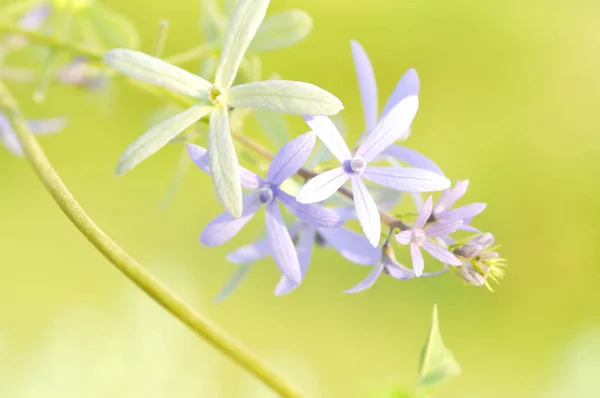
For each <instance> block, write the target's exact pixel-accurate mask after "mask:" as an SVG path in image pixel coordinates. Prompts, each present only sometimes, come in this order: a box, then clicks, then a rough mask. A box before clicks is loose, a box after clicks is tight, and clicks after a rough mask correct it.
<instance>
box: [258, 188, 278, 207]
mask: <svg viewBox="0 0 600 398" xmlns="http://www.w3.org/2000/svg"><path fill="white" fill-rule="evenodd" d="M274 196H275V195H274V194H273V190H272V189H271V188H269V187H262V188H260V189H259V190H258V200H259V201H260V203H263V204H265V205H266V204H269V203H271V201H272V200H273V197H274Z"/></svg>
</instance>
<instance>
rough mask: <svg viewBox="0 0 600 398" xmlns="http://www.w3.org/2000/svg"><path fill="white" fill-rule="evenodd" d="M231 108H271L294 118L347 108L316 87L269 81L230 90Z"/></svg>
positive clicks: (336, 111)
mask: <svg viewBox="0 0 600 398" xmlns="http://www.w3.org/2000/svg"><path fill="white" fill-rule="evenodd" d="M228 94H229V98H228V105H230V106H233V107H235V108H259V109H270V110H273V111H277V112H283V113H289V114H292V115H311V116H316V115H335V114H336V113H338V112H339V111H341V110H342V109H343V108H344V106H343V105H342V102H341V101H340V100H339V99H338V98H337V97H335V96H334V95H333V94H330V93H328V92H327V91H325V90H323V89H322V88H319V87H317V86H315V85H313V84H309V83H303V82H295V81H289V80H266V81H262V82H254V83H247V84H242V85H239V86H235V87H232V88H231V89H230V90H228Z"/></svg>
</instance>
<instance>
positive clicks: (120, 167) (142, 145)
mask: <svg viewBox="0 0 600 398" xmlns="http://www.w3.org/2000/svg"><path fill="white" fill-rule="evenodd" d="M211 109H212V108H211V107H208V106H205V105H194V106H192V107H191V108H189V109H187V110H185V111H183V112H181V113H179V114H177V115H175V116H173V117H172V118H170V119H167V120H165V121H164V122H162V123H159V124H157V125H156V126H154V127H152V128H151V129H150V130H148V131H146V132H145V133H144V134H142V135H141V136H140V137H139V138H138V139H137V140H135V141H134V142H133V143H132V144H131V145H129V146H128V147H127V149H125V152H123V154H122V155H121V157H120V158H119V161H118V163H117V168H116V173H117V176H121V175H123V174H125V173H127V172H128V171H129V170H131V169H133V168H134V167H135V166H137V165H138V164H140V163H141V162H142V161H144V160H146V159H147V158H148V157H150V156H151V155H153V154H154V153H155V152H157V151H158V150H159V149H160V148H162V147H163V146H165V145H167V144H168V143H169V141H171V140H172V139H173V138H174V137H175V136H177V135H178V134H179V133H181V132H182V131H183V130H185V129H187V128H188V127H190V126H191V125H192V124H194V123H196V122H197V121H198V120H200V119H201V118H203V117H204V116H206V115H207V114H208V113H209V112H210V111H211Z"/></svg>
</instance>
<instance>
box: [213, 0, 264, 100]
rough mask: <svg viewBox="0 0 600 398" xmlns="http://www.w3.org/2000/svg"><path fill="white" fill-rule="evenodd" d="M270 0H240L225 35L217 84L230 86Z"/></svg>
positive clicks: (216, 79)
mask: <svg viewBox="0 0 600 398" xmlns="http://www.w3.org/2000/svg"><path fill="white" fill-rule="evenodd" d="M268 6H269V0H240V2H239V3H238V5H237V7H236V8H235V12H234V13H233V17H232V18H231V22H230V23H229V28H228V30H227V35H226V36H225V41H224V43H223V50H222V51H221V58H220V59H219V66H218V67H217V74H216V77H215V84H216V85H217V86H218V87H220V88H229V87H230V86H231V84H232V83H233V80H234V79H235V75H236V74H237V71H238V68H239V67H240V63H241V62H242V58H244V54H245V53H246V50H247V49H248V46H249V45H250V42H251V41H252V39H253V38H254V35H255V34H256V31H257V30H258V27H259V26H260V24H261V22H262V20H263V19H264V17H265V14H266V12H267V7H268Z"/></svg>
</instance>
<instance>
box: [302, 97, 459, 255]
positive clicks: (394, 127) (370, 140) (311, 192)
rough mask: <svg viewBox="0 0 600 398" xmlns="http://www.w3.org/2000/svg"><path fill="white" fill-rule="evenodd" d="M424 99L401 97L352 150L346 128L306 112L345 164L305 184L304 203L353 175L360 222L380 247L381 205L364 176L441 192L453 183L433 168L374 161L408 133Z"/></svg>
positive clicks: (326, 193) (397, 185)
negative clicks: (381, 164) (343, 131)
mask: <svg viewBox="0 0 600 398" xmlns="http://www.w3.org/2000/svg"><path fill="white" fill-rule="evenodd" d="M418 103H419V100H418V98H417V97H416V96H414V95H411V96H408V97H406V98H405V99H403V100H402V101H400V103H398V104H397V105H396V106H395V107H393V108H392V109H391V110H390V111H389V112H388V113H387V114H386V115H385V117H383V118H382V119H381V120H380V121H379V123H378V124H377V126H376V127H375V129H374V130H373V132H372V133H371V134H369V135H368V136H367V138H366V139H365V140H364V141H363V142H362V143H361V144H360V145H359V147H358V149H357V150H356V151H355V153H354V154H352V153H351V152H350V149H349V148H348V146H347V145H346V143H345V142H344V139H343V138H342V136H341V134H340V132H339V131H338V130H337V128H336V127H335V125H334V124H333V122H332V121H331V120H330V119H329V118H327V117H324V116H316V117H305V120H306V122H307V123H308V125H309V126H310V127H311V128H312V129H313V131H314V132H315V133H316V134H317V136H318V137H319V138H320V139H321V141H322V142H323V143H324V144H325V146H326V147H327V148H328V149H329V150H330V151H331V153H332V154H333V155H334V156H335V157H336V158H337V159H338V160H339V161H340V162H341V164H342V165H341V166H340V167H336V168H334V169H332V170H329V171H326V172H324V173H322V174H319V175H318V176H316V177H314V178H313V179H311V180H310V181H308V182H307V183H306V184H305V185H304V186H303V187H302V189H300V192H299V193H298V197H297V200H298V201H299V202H300V203H315V202H321V201H323V200H325V199H327V198H329V197H330V196H332V195H333V194H334V193H335V192H336V191H337V190H338V189H339V188H340V187H341V186H342V185H344V183H346V181H348V180H350V182H351V184H352V192H353V194H354V205H355V208H356V214H357V216H358V220H359V222H360V225H361V227H362V229H363V231H364V232H365V235H366V236H367V239H369V242H371V244H372V245H373V246H377V245H378V244H379V238H380V235H381V222H380V220H379V210H378V209H377V204H376V203H375V200H374V199H373V197H372V196H371V194H370V193H369V191H368V190H367V186H366V185H365V183H364V182H363V178H365V179H367V180H369V181H372V182H374V183H377V184H380V185H383V186H386V187H390V188H393V189H397V190H399V191H407V192H431V191H439V190H442V189H446V188H448V187H449V186H450V181H449V180H448V179H447V178H446V177H444V176H442V175H440V174H437V173H434V172H432V171H429V170H424V169H417V168H407V167H377V166H369V165H368V164H369V163H370V162H371V161H373V160H375V158H377V157H378V156H379V155H380V154H381V153H382V152H383V151H384V150H385V149H386V148H388V147H389V146H390V145H391V144H392V143H393V142H394V141H397V140H399V139H401V138H403V137H405V136H406V133H407V131H408V128H409V126H410V124H411V123H412V121H413V119H414V117H415V115H416V113H417V108H418Z"/></svg>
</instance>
